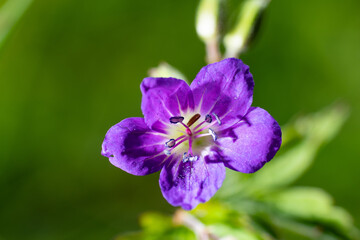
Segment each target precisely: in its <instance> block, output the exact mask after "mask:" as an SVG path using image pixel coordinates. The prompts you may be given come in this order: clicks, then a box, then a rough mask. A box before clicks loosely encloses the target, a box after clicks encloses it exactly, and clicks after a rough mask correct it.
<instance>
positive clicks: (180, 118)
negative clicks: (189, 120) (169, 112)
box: [170, 116, 184, 124]
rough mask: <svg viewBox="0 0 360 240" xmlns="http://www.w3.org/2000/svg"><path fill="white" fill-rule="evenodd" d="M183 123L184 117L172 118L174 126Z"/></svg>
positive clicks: (171, 121)
mask: <svg viewBox="0 0 360 240" xmlns="http://www.w3.org/2000/svg"><path fill="white" fill-rule="evenodd" d="M182 121H184V117H182V116H176V117H171V118H170V123H172V124H176V123H179V122H181V123H182Z"/></svg>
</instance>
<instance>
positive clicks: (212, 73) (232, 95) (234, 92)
mask: <svg viewBox="0 0 360 240" xmlns="http://www.w3.org/2000/svg"><path fill="white" fill-rule="evenodd" d="M190 88H191V90H192V91H193V95H194V101H195V106H196V107H198V109H199V111H200V113H201V115H206V114H212V113H215V114H217V115H218V116H219V117H220V119H222V122H223V126H224V127H225V126H230V125H232V124H234V123H236V122H238V121H239V119H241V118H242V117H243V116H244V115H245V114H246V112H247V111H248V109H249V107H250V106H251V103H252V95H253V88H254V81H253V78H252V75H251V73H250V71H249V67H248V66H247V65H245V64H244V63H243V62H242V61H241V60H240V59H236V58H228V59H225V60H222V61H220V62H217V63H213V64H209V65H207V66H205V67H203V68H202V69H201V70H200V72H199V73H198V75H197V76H196V78H195V80H194V81H193V82H192V84H191V86H190Z"/></svg>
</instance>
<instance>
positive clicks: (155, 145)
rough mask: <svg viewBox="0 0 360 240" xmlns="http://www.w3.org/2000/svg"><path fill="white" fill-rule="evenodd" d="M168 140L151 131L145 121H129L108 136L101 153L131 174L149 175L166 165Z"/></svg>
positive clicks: (116, 127)
mask: <svg viewBox="0 0 360 240" xmlns="http://www.w3.org/2000/svg"><path fill="white" fill-rule="evenodd" d="M166 141H167V139H166V138H165V137H164V136H163V135H162V134H161V133H157V132H155V131H152V130H150V129H149V127H148V126H147V125H146V124H145V122H144V119H143V118H127V119H124V120H123V121H121V122H120V123H118V124H116V125H114V126H112V127H111V128H110V129H109V131H108V132H107V133H106V135H105V139H104V142H103V144H102V151H101V154H102V155H103V156H105V157H108V158H109V160H110V162H111V163H112V164H113V165H114V166H116V167H118V168H121V169H122V170H124V171H126V172H128V173H130V174H134V175H147V174H150V173H154V172H157V171H159V170H160V169H161V168H162V166H163V165H164V161H166V159H167V156H166V155H165V154H164V153H163V151H164V149H165V142H166Z"/></svg>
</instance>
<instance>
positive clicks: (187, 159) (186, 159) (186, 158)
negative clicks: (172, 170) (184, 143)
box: [183, 152, 189, 163]
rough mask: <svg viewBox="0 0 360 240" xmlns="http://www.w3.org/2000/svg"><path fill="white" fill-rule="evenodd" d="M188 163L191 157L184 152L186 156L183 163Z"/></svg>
mask: <svg viewBox="0 0 360 240" xmlns="http://www.w3.org/2000/svg"><path fill="white" fill-rule="evenodd" d="M187 161H189V156H188V154H187V152H184V154H183V163H186V162H187Z"/></svg>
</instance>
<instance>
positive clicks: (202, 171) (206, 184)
mask: <svg viewBox="0 0 360 240" xmlns="http://www.w3.org/2000/svg"><path fill="white" fill-rule="evenodd" d="M180 159H181V158H180V157H179V160H178V161H173V162H172V163H171V164H168V165H167V166H164V168H163V169H162V171H161V173H160V180H159V182H160V188H161V191H162V193H163V195H164V198H165V199H166V200H167V201H168V202H169V203H170V204H171V205H173V206H181V207H182V208H183V209H185V210H191V209H193V208H194V207H196V206H197V205H198V204H199V203H200V202H206V201H208V200H209V199H210V198H211V197H212V196H213V195H214V194H215V193H216V191H217V190H218V189H219V188H220V187H221V185H222V182H223V180H224V178H225V167H224V165H223V163H222V162H217V163H215V162H212V163H207V162H206V161H205V160H204V158H203V157H200V158H199V159H198V160H197V161H195V162H185V163H184V162H183V161H181V160H180ZM174 160H175V159H174Z"/></svg>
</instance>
